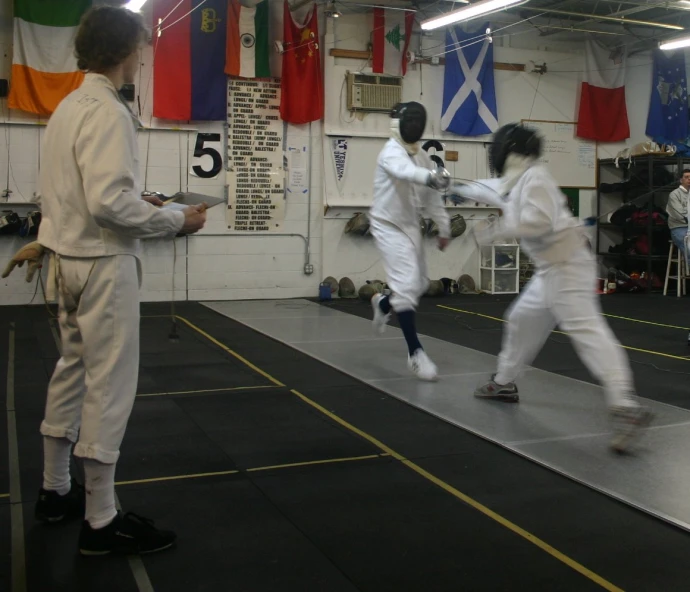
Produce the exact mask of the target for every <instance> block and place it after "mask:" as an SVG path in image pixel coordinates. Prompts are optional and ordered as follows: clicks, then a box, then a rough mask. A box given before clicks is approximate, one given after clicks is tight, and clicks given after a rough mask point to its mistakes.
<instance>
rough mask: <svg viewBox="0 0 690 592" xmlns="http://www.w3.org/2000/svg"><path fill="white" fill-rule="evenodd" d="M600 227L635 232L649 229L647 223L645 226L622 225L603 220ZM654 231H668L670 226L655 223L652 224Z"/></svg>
mask: <svg viewBox="0 0 690 592" xmlns="http://www.w3.org/2000/svg"><path fill="white" fill-rule="evenodd" d="M599 228H603V229H605V230H621V231H625V232H635V231H638V230H640V231H644V232H646V231H647V230H648V227H647V225H646V224H645V225H644V226H627V225H626V226H621V225H620V224H611V222H601V223H600V224H599ZM652 232H668V226H665V225H664V226H660V225H658V224H655V225H654V226H652Z"/></svg>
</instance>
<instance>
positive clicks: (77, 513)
mask: <svg viewBox="0 0 690 592" xmlns="http://www.w3.org/2000/svg"><path fill="white" fill-rule="evenodd" d="M85 507H86V493H85V491H84V486H83V485H80V484H79V483H77V482H76V481H75V480H74V479H72V487H71V489H70V490H69V493H66V494H65V495H60V494H59V493H58V492H57V491H48V490H46V489H43V488H42V487H41V489H39V491H38V501H37V502H36V509H35V511H34V514H35V516H36V520H40V521H41V522H48V523H50V524H54V523H56V522H62V521H63V520H69V519H72V518H83V517H84V508H85Z"/></svg>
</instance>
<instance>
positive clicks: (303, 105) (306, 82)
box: [280, 0, 323, 124]
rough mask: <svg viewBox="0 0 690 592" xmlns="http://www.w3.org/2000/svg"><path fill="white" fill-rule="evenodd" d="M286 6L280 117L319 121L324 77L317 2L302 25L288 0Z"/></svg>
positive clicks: (297, 120)
mask: <svg viewBox="0 0 690 592" xmlns="http://www.w3.org/2000/svg"><path fill="white" fill-rule="evenodd" d="M283 7H284V8H283V72H282V77H281V79H280V117H281V119H282V120H283V121H287V122H289V123H297V124H299V123H309V122H310V121H318V120H319V119H321V118H322V117H323V77H322V71H321V50H320V44H319V27H318V18H317V14H316V4H314V6H313V7H312V9H311V10H310V11H309V14H308V15H307V17H306V19H305V20H304V24H303V25H299V24H297V23H295V21H294V20H293V18H292V14H291V13H290V6H289V5H288V3H287V0H284V4H283Z"/></svg>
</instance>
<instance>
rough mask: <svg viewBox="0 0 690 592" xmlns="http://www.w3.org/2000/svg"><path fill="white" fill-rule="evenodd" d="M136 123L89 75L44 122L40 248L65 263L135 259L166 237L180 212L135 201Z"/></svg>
mask: <svg viewBox="0 0 690 592" xmlns="http://www.w3.org/2000/svg"><path fill="white" fill-rule="evenodd" d="M138 124H139V122H138V120H137V119H136V117H135V116H134V115H133V113H132V112H131V111H130V110H129V108H128V107H127V105H126V104H125V103H123V102H122V101H121V100H120V98H119V95H118V93H117V90H116V89H115V86H114V85H113V84H112V82H111V81H110V80H109V79H108V78H107V77H105V76H102V75H100V74H92V73H88V74H86V76H85V77H84V82H83V83H82V85H81V86H80V87H79V88H78V89H77V90H75V91H73V92H72V93H70V94H69V95H68V96H67V97H66V98H65V99H64V100H63V101H62V102H61V103H60V104H59V105H58V107H57V109H56V110H55V112H54V113H53V115H52V116H51V118H50V121H49V122H48V126H47V128H46V132H45V138H44V144H43V162H42V163H41V171H40V176H39V188H38V192H37V198H36V201H37V202H38V203H39V205H40V208H41V215H42V217H41V225H40V227H39V231H38V242H39V243H40V244H41V245H43V246H44V247H46V248H47V249H50V250H51V251H53V252H54V253H56V254H58V255H62V256H67V257H103V256H112V255H134V256H135V257H137V259H138V258H139V255H140V248H141V245H140V240H139V239H143V238H155V237H172V236H175V234H176V233H177V232H179V231H180V229H181V228H182V225H183V224H184V214H183V213H182V212H181V211H174V210H164V209H159V208H157V207H155V206H153V205H151V204H149V203H148V202H145V201H143V200H142V199H141V186H140V183H139V158H138V155H139V147H138V144H137V138H136V129H137V127H138Z"/></svg>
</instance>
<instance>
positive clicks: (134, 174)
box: [35, 6, 205, 555]
mask: <svg viewBox="0 0 690 592" xmlns="http://www.w3.org/2000/svg"><path fill="white" fill-rule="evenodd" d="M145 35H146V31H145V29H144V27H143V23H142V21H141V19H140V17H139V16H138V15H135V14H134V13H132V12H131V11H129V10H126V9H123V8H116V7H112V6H99V7H97V8H93V9H91V10H90V12H89V13H87V14H86V15H85V17H84V18H83V20H82V23H81V25H80V28H79V31H78V33H77V35H76V38H75V49H76V54H77V58H78V63H79V66H80V68H81V69H82V70H84V71H86V74H85V78H84V81H83V83H82V85H81V87H80V88H78V89H77V90H75V91H74V92H72V93H71V94H70V95H68V96H67V97H66V98H65V99H64V100H63V101H62V102H61V103H60V104H59V106H58V107H57V109H56V111H55V112H54V113H53V115H52V116H51V118H50V120H49V122H48V126H47V128H46V132H45V138H44V143H43V162H42V163H41V170H40V178H39V190H40V198H39V201H40V206H41V211H42V220H41V225H40V227H39V232H38V239H37V240H38V242H39V243H40V244H41V245H42V246H43V247H44V248H45V249H46V250H48V252H49V253H50V254H51V257H52V264H53V265H54V267H55V269H56V273H55V275H56V278H57V289H56V292H57V300H58V312H59V325H60V334H61V342H62V352H61V354H62V355H61V357H60V359H59V361H58V362H57V365H56V367H55V370H54V373H53V376H52V378H51V381H50V384H49V387H48V396H47V402H46V408H45V416H44V419H43V422H42V424H41V426H40V431H41V434H42V435H43V440H44V474H43V486H42V488H41V489H40V492H39V499H38V502H37V504H36V509H35V514H36V517H37V518H38V519H39V520H42V521H45V522H60V521H63V520H64V519H66V518H70V517H82V518H84V521H83V523H82V529H81V534H80V538H79V549H80V552H81V553H82V554H84V555H103V554H107V553H114V552H121V553H138V552H151V551H157V550H161V549H163V548H167V547H169V546H170V545H171V544H172V543H173V542H174V540H175V535H174V534H173V533H171V532H167V531H163V530H159V529H157V528H155V527H154V526H153V525H152V523H151V522H150V521H149V520H146V519H142V518H141V517H139V516H137V515H134V514H131V513H128V514H125V515H122V514H121V513H120V512H118V511H117V510H116V507H115V499H114V495H115V492H114V477H115V466H116V462H117V460H118V458H119V455H120V444H121V442H122V439H123V437H124V434H125V429H126V426H127V422H128V420H129V416H130V412H131V410H132V406H133V403H134V398H135V394H136V390H137V380H138V374H139V288H140V285H141V279H142V275H141V273H142V270H141V263H140V258H139V257H140V255H139V254H140V239H143V238H152V237H168V238H172V237H174V236H175V235H176V234H177V233H179V232H183V233H190V232H195V231H197V230H199V229H200V228H201V227H203V225H204V222H205V213H204V211H203V208H197V207H193V208H187V209H186V210H184V211H173V210H167V209H160V208H156V207H154V206H153V205H151V204H150V203H147V202H146V201H144V200H143V199H142V197H141V186H140V182H139V162H138V153H139V148H138V143H137V138H136V129H137V126H138V120H137V119H136V117H135V116H134V115H133V114H132V113H131V111H130V110H129V108H128V106H127V104H126V103H125V102H124V101H122V100H121V98H120V96H119V94H118V89H119V88H121V87H122V85H123V84H124V83H131V82H133V81H134V76H135V74H136V72H137V69H138V67H139V63H138V62H139V49H140V46H141V44H142V42H143V41H144V40H145ZM73 443H74V444H76V446H75V448H74V455H75V456H77V457H80V458H82V459H83V462H84V474H85V494H84V490H83V489H81V488H80V487H79V486H78V485H77V483H76V482H75V481H74V480H73V479H71V478H70V468H69V464H70V452H71V446H72V444H73ZM84 497H85V498H86V499H85V501H84Z"/></svg>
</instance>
